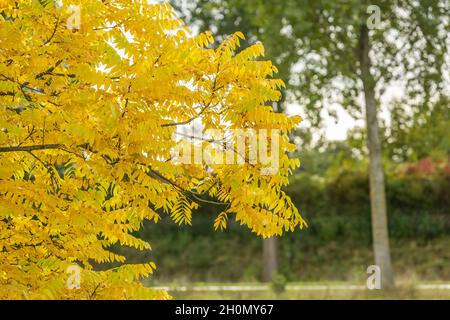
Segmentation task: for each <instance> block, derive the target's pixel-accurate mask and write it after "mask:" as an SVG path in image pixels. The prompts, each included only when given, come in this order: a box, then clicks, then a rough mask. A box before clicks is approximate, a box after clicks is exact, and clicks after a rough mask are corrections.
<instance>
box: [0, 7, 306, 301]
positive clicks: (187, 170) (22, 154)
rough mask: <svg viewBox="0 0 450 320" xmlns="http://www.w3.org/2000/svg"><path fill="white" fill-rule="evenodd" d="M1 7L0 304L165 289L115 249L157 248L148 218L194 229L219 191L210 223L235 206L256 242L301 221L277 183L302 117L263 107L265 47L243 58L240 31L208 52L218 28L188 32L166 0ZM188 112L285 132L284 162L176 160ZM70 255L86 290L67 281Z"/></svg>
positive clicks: (268, 83)
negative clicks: (178, 134)
mask: <svg viewBox="0 0 450 320" xmlns="http://www.w3.org/2000/svg"><path fill="white" fill-rule="evenodd" d="M69 5H81V8H80V9H81V16H80V17H73V14H74V12H77V10H67V9H68V7H69ZM71 8H72V9H74V7H71ZM0 13H1V15H0V42H1V46H0V270H1V271H0V272H1V273H0V274H1V277H0V298H9V299H18V298H31V299H33V298H84V299H86V298H89V299H95V298H103V299H104V298H109V299H127V298H153V299H166V298H169V296H168V294H167V293H166V292H164V291H158V290H151V289H147V288H144V287H143V286H142V285H141V284H140V282H139V280H141V279H142V278H145V277H148V276H149V275H151V274H152V273H153V271H154V269H155V264H154V263H153V262H151V261H147V262H145V263H142V264H127V263H125V257H124V256H122V255H120V254H115V253H113V252H112V251H111V248H112V246H114V245H119V246H128V247H133V248H136V249H138V250H148V249H150V244H149V243H148V242H146V241H144V240H142V239H139V238H138V237H136V235H135V233H134V232H135V231H137V230H139V229H140V228H141V226H142V224H143V222H144V221H152V222H155V223H156V222H158V221H159V220H160V218H161V216H162V215H163V214H168V215H170V216H171V218H172V219H173V220H174V222H176V223H178V224H190V223H191V219H192V209H193V208H196V207H198V206H199V205H202V204H210V203H211V202H212V201H213V200H214V201H213V203H215V204H218V205H220V206H221V208H222V211H221V212H218V213H217V214H218V215H217V219H216V223H215V226H216V228H222V229H223V228H225V227H226V223H227V219H228V218H229V216H232V215H234V217H235V219H236V220H238V221H239V222H240V223H241V224H244V225H246V226H248V227H249V228H250V229H251V230H252V231H254V232H255V233H257V234H258V235H262V236H263V237H268V236H272V235H280V234H281V233H282V232H283V231H288V230H290V231H292V230H294V229H296V228H297V227H300V228H301V227H303V226H304V221H303V219H302V217H301V216H300V214H299V213H298V211H297V209H296V208H295V207H294V206H293V204H292V202H291V200H290V198H289V197H288V196H287V195H286V194H285V193H284V192H283V191H282V190H281V187H282V186H284V185H286V184H287V183H288V175H289V174H290V173H291V172H292V171H293V170H294V169H295V168H297V167H298V166H299V161H298V159H289V158H288V156H287V151H289V150H293V149H295V146H294V145H293V144H291V143H290V142H289V139H288V134H289V133H290V132H291V131H292V130H293V129H294V128H295V127H296V126H297V125H298V123H299V121H300V119H299V117H287V116H285V115H283V114H276V113H274V112H273V111H272V108H271V107H268V106H265V104H266V103H267V102H268V101H272V100H277V99H279V98H280V96H281V94H280V92H279V88H280V87H281V86H282V85H283V82H282V81H281V80H277V79H272V78H271V75H272V74H273V73H274V72H275V71H276V68H275V67H274V66H273V64H272V63H271V62H270V61H261V60H259V59H258V58H259V57H260V56H261V55H262V53H263V47H262V46H261V45H259V44H258V45H255V46H251V47H248V48H247V49H246V50H242V51H240V52H239V53H237V51H236V50H237V48H238V46H239V40H241V39H242V38H243V35H242V34H241V33H236V34H233V35H232V36H230V37H229V38H227V39H226V40H225V41H223V42H222V43H221V44H220V45H219V46H218V47H217V48H216V49H212V48H210V47H209V46H210V45H211V44H212V43H213V38H212V36H211V34H210V33H202V34H200V35H198V36H195V37H192V36H189V29H188V28H186V26H185V25H184V24H183V22H182V21H181V20H180V19H179V18H178V17H177V16H176V14H175V13H174V11H173V10H172V8H171V6H170V5H160V4H154V5H149V4H147V1H134V2H133V3H132V4H130V2H129V1H126V0H114V1H101V0H98V1H96V0H93V1H87V2H77V1H64V6H63V7H60V5H59V2H55V1H34V0H22V1H14V2H10V1H8V2H5V1H1V2H0ZM79 18H81V19H79ZM72 19H73V20H72ZM68 20H69V21H70V22H71V23H70V24H67V23H66V22H67V21H68ZM77 21H79V22H81V23H80V24H79V25H77V24H76V22H77ZM194 120H195V121H198V122H200V123H201V124H202V125H203V126H204V127H206V128H210V129H218V130H221V131H226V130H229V129H259V128H264V129H269V130H271V129H278V130H279V132H280V141H279V146H278V147H279V151H280V166H279V170H278V171H277V172H276V173H275V174H273V175H262V174H261V169H262V168H263V167H264V164H261V163H258V164H251V163H249V162H248V157H247V153H248V151H249V150H248V148H247V150H246V153H245V154H244V155H241V156H242V157H243V158H244V160H246V161H244V163H243V164H242V165H224V164H208V165H206V164H205V163H204V162H202V163H198V164H195V163H194V162H193V161H192V164H189V163H187V164H179V163H177V162H174V161H172V160H173V159H172V157H173V153H172V150H173V149H174V148H175V147H176V146H178V143H179V141H177V140H176V139H174V133H175V131H176V130H177V128H178V127H180V126H182V125H186V124H190V123H191V122H193V121H194ZM229 139H230V141H228V142H229V143H228V145H227V146H228V147H229V148H231V150H235V148H236V141H235V140H234V139H233V137H231V138H230V137H229ZM184 143H189V144H192V141H191V139H187V140H186V141H185V142H184ZM201 143H202V145H201V147H203V148H204V147H206V146H209V148H212V150H213V151H215V152H217V153H219V152H221V151H223V144H214V143H213V141H210V140H206V141H202V142H201ZM196 145H198V144H196ZM233 156H237V155H235V154H234V153H233ZM105 262H109V263H111V262H113V263H115V266H113V267H111V268H109V269H106V270H103V271H100V270H99V269H96V268H94V265H95V264H103V263H105ZM72 265H77V266H79V267H80V268H81V274H80V276H81V288H80V289H79V290H68V288H67V287H66V280H67V277H68V275H67V274H66V271H67V270H68V267H70V266H72Z"/></svg>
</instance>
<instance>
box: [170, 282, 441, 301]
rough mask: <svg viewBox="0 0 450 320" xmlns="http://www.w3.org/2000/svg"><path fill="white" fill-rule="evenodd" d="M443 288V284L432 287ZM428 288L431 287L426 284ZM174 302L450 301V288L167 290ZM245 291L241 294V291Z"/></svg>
mask: <svg viewBox="0 0 450 320" xmlns="http://www.w3.org/2000/svg"><path fill="white" fill-rule="evenodd" d="M433 284H442V283H433ZM427 285H429V284H427ZM168 287H169V293H170V294H171V295H172V296H173V297H174V299H178V300H183V299H200V300H201V299H215V300H228V299H237V300H247V299H250V300H251V299H294V300H306V299H450V288H449V285H448V284H447V287H446V288H444V287H439V288H429V287H428V288H424V287H421V285H419V284H414V285H412V284H409V285H406V284H402V285H399V286H398V288H397V289H395V290H391V291H385V290H367V289H365V288H364V286H362V285H360V284H359V285H354V284H350V283H343V282H340V283H336V282H333V283H300V284H299V283H290V284H289V285H288V286H287V288H286V290H285V291H284V292H282V293H279V294H277V293H275V292H274V291H273V290H272V289H271V288H270V285H268V286H264V285H262V284H259V283H233V284H230V283H214V284H212V283H196V284H189V285H186V286H181V285H177V286H168ZM239 288H242V290H239Z"/></svg>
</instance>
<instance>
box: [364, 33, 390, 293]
mask: <svg viewBox="0 0 450 320" xmlns="http://www.w3.org/2000/svg"><path fill="white" fill-rule="evenodd" d="M369 53H370V43H369V30H368V28H367V26H366V25H363V26H361V32H360V39H359V63H360V72H361V74H360V76H361V80H362V83H363V86H364V98H365V104H366V126H367V146H368V149H369V160H370V164H369V175H370V206H371V217H372V238H373V251H374V255H375V264H376V265H377V266H379V267H380V269H381V288H383V289H388V288H392V287H394V274H393V270H392V264H391V254H390V248H389V233H388V223H387V213H386V195H385V185H384V172H383V163H382V154H381V142H380V137H379V131H378V117H377V103H376V100H375V79H374V77H373V75H372V73H371V70H370V67H371V60H370V55H369Z"/></svg>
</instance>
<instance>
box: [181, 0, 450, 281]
mask: <svg viewBox="0 0 450 320" xmlns="http://www.w3.org/2000/svg"><path fill="white" fill-rule="evenodd" d="M174 2H175V3H177V2H178V1H174ZM196 3H197V6H196V7H195V6H194V7H193V8H188V9H191V10H189V13H188V17H189V16H190V17H191V18H192V20H195V21H198V22H199V23H200V26H201V29H203V28H208V29H212V30H214V31H217V33H218V34H223V35H226V34H229V33H230V30H231V29H232V28H239V29H241V30H244V31H245V32H246V33H247V34H249V35H250V36H251V39H255V40H256V39H257V40H261V41H264V43H265V44H266V47H267V55H268V57H270V58H271V59H273V60H274V61H276V63H277V64H278V65H279V66H280V69H281V73H280V74H281V75H282V76H283V77H284V79H286V80H289V84H290V85H289V88H290V89H289V93H290V94H292V97H293V99H292V101H295V102H297V103H299V104H300V105H303V106H305V107H306V109H305V112H306V113H307V114H308V120H316V121H313V124H315V125H318V124H319V123H320V117H321V115H322V113H321V112H320V111H321V109H322V108H323V107H324V106H327V105H330V103H331V102H338V103H340V104H341V105H342V106H344V107H345V108H346V110H347V111H348V112H349V113H350V114H351V115H353V116H354V117H355V118H365V119H366V133H367V134H366V137H367V147H368V149H369V157H370V166H369V168H370V189H371V206H372V231H373V232H372V233H373V246H374V253H375V263H376V264H378V265H380V266H381V268H382V274H383V280H382V285H383V287H384V288H388V287H392V286H393V285H394V277H393V271H392V267H391V259H390V252H389V251H390V250H389V239H388V230H387V214H386V205H385V191H384V174H383V165H382V159H381V152H382V151H381V139H380V135H379V127H378V113H379V109H380V98H381V97H382V96H383V94H384V93H385V91H386V89H387V88H389V86H390V85H391V84H393V83H398V82H400V83H401V84H402V90H403V93H404V96H405V97H407V100H406V101H409V102H410V101H411V100H412V99H414V101H415V103H414V106H418V105H420V106H421V107H422V108H423V109H422V110H427V109H428V108H429V107H430V105H431V104H432V103H433V101H435V100H436V99H438V97H439V95H440V93H441V92H442V91H444V90H445V82H444V81H443V80H444V79H443V75H445V74H446V73H447V74H448V60H447V61H446V57H447V53H448V47H449V35H448V32H447V30H448V29H449V23H450V22H449V19H448V13H449V11H450V7H449V6H450V3H449V2H448V1H446V0H441V1H435V0H416V1H410V0H397V1H390V0H389V1H388V0H386V1H381V0H379V1H360V0H341V1H334V0H320V1H308V0H295V1H294V0H292V1H290V0H288V1H283V3H282V4H281V3H280V2H279V1H272V0H267V1H244V0H219V1H212V2H211V1H206V0H198V1H197V2H196ZM369 5H376V6H375V7H374V6H371V7H370V9H369ZM200 8H201V9H200ZM368 9H369V10H368ZM378 10H379V11H378ZM377 13H380V18H381V19H380V21H377V20H378V19H377V17H376V15H377ZM371 15H372V16H371ZM368 23H369V24H370V25H368ZM361 98H363V101H364V102H363V103H361V101H360V100H361ZM416 102H419V103H418V104H417V103H416ZM361 105H364V106H365V108H361Z"/></svg>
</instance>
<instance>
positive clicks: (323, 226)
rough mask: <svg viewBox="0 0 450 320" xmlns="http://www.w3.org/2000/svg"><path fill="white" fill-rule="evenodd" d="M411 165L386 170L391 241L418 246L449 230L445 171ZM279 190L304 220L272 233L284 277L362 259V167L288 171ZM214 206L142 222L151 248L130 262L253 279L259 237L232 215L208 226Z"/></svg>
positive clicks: (449, 181)
mask: <svg viewBox="0 0 450 320" xmlns="http://www.w3.org/2000/svg"><path fill="white" fill-rule="evenodd" d="M416 169H417V168H414V167H405V166H403V167H402V168H401V169H398V168H395V170H387V174H386V195H387V205H388V215H389V232H390V237H391V242H392V243H396V242H398V243H401V242H402V241H403V242H404V241H414V242H416V241H417V242H421V243H423V244H425V245H426V243H427V242H428V241H430V240H433V239H447V238H449V237H450V210H449V208H450V202H449V193H450V192H449V190H450V172H449V171H450V170H447V169H448V168H447V169H445V168H443V167H442V166H440V167H438V168H437V169H436V168H434V169H433V170H432V171H430V170H428V171H427V170H425V172H424V171H423V170H416ZM419 169H420V168H419ZM286 191H287V193H288V194H289V195H290V196H291V197H292V198H293V201H294V202H295V203H296V205H297V207H298V208H299V210H300V211H301V212H302V214H303V216H304V217H305V218H306V220H307V221H308V224H309V227H308V228H307V229H305V230H302V231H296V232H294V233H286V234H285V235H284V236H283V237H282V238H281V239H280V240H279V256H280V269H281V270H282V272H283V273H285V274H287V275H290V279H291V280H296V279H304V278H301V277H302V276H305V273H306V274H308V275H310V276H307V279H309V278H311V277H315V272H316V271H315V270H316V269H317V270H318V269H320V268H322V266H323V268H324V270H328V269H330V268H331V265H332V266H333V267H332V268H331V269H330V270H332V271H333V270H334V271H333V272H335V271H336V270H337V272H342V274H343V275H344V274H346V272H349V270H347V269H346V268H351V265H352V263H355V262H354V261H353V262H350V261H347V262H346V260H347V259H356V261H360V260H361V259H363V258H362V257H361V256H360V255H361V254H360V253H358V254H356V253H355V254H356V256H355V254H353V253H352V252H353V250H356V251H354V252H363V256H364V257H365V258H364V259H369V261H370V259H371V258H370V255H371V227H370V225H371V223H370V202H369V182H368V175H367V173H366V172H365V171H364V170H362V169H358V168H344V169H342V170H338V171H336V172H334V173H333V174H328V175H327V176H326V177H319V176H317V175H311V174H308V173H301V174H298V175H296V176H294V178H293V179H292V182H291V184H290V186H289V187H288V188H287V190H286ZM219 211H220V208H219V207H214V206H208V207H203V208H200V209H199V212H197V214H194V217H193V225H192V227H191V226H177V225H175V224H174V223H173V222H171V221H170V219H163V220H162V221H161V222H160V223H159V226H157V227H156V226H155V225H154V224H153V223H148V224H146V225H145V226H144V228H143V229H142V230H141V231H140V232H139V236H140V237H142V238H145V239H148V240H149V241H150V243H152V244H154V245H153V250H152V251H150V252H147V253H146V254H145V255H143V253H139V255H135V254H134V253H132V252H131V251H126V253H127V255H128V256H129V257H130V258H131V259H132V261H133V260H134V261H140V260H145V259H148V258H150V259H152V260H153V261H156V262H157V264H159V265H161V266H164V268H163V269H164V274H163V275H160V277H162V278H163V279H166V280H167V279H168V278H170V279H173V278H177V279H179V278H180V277H181V278H182V277H186V278H185V280H188V281H193V280H196V281H199V280H201V281H207V280H220V281H238V280H249V279H250V280H251V279H258V278H259V275H260V274H259V273H260V270H261V268H260V267H261V239H260V238H259V237H257V236H256V235H254V234H251V232H250V231H248V230H247V229H246V228H244V227H242V226H239V225H238V224H237V223H235V222H233V221H232V219H230V222H229V226H228V229H227V230H225V231H224V232H214V231H213V221H214V216H215V215H214V214H212V213H213V212H215V213H217V212H219ZM156 239H157V240H158V241H153V240H156ZM333 248H335V249H333ZM358 250H359V251H358ZM343 257H345V258H343ZM358 259H359V260H358ZM436 261H437V260H436ZM438 262H439V261H437V262H436V263H438ZM327 264H330V268H328V269H327V267H326V265H327ZM295 265H299V267H298V268H297V267H293V266H295ZM230 266H235V267H233V268H231V267H230ZM438 267H439V266H438ZM438 267H436V268H438ZM302 268H310V271H308V272H307V270H306V269H304V270H303V271H302ZM314 268H315V269H314ZM341 269H342V270H341ZM339 270H340V271H339ZM302 272H303V273H302ZM317 272H318V271H317ZM323 272H328V271H323ZM330 272H331V271H330ZM157 277H158V272H157ZM342 277H344V276H342Z"/></svg>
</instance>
